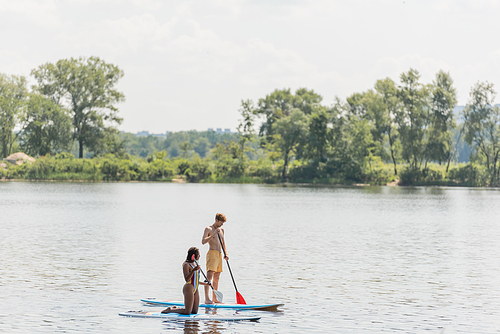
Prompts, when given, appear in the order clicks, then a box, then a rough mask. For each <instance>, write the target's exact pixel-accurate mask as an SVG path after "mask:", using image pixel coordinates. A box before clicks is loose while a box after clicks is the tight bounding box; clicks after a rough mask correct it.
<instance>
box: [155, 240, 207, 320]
mask: <svg viewBox="0 0 500 334" xmlns="http://www.w3.org/2000/svg"><path fill="white" fill-rule="evenodd" d="M199 259H200V250H199V249H198V248H196V247H191V248H189V250H188V253H187V257H186V261H184V263H183V264H182V273H183V274H184V280H185V281H186V284H184V287H183V288H182V293H183V294H184V308H177V307H175V306H174V307H167V308H166V309H164V310H163V311H161V313H180V314H186V315H189V314H196V313H198V305H199V304H200V292H199V291H198V286H199V285H200V284H202V285H207V284H206V283H204V282H200V266H199V265H198V264H196V262H195V260H196V261H198V260H199Z"/></svg>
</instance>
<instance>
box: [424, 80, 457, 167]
mask: <svg viewBox="0 0 500 334" xmlns="http://www.w3.org/2000/svg"><path fill="white" fill-rule="evenodd" d="M456 105H457V93H456V90H455V88H454V87H453V80H452V79H451V77H450V74H449V73H446V72H444V71H439V72H438V73H437V74H436V79H435V80H434V81H433V83H432V86H431V105H430V108H431V113H430V119H429V123H430V127H429V131H428V132H429V133H428V141H427V148H426V150H425V151H426V154H427V157H428V160H432V161H437V162H439V163H440V164H441V163H442V162H444V161H448V162H449V161H450V159H451V151H452V147H453V134H452V130H453V129H454V128H455V127H456V124H455V120H454V116H453V109H454V108H455V106H456Z"/></svg>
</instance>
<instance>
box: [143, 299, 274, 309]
mask: <svg viewBox="0 0 500 334" xmlns="http://www.w3.org/2000/svg"><path fill="white" fill-rule="evenodd" d="M141 301H142V302H144V303H148V304H153V305H161V306H181V307H183V306H184V302H182V301H176V300H159V299H156V298H148V299H141ZM279 306H283V304H261V305H249V304H200V305H199V307H205V308H221V309H234V310H260V311H276V310H277V309H278V307H279Z"/></svg>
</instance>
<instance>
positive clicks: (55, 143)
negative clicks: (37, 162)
mask: <svg viewBox="0 0 500 334" xmlns="http://www.w3.org/2000/svg"><path fill="white" fill-rule="evenodd" d="M25 122H26V126H25V127H24V129H23V130H22V131H21V133H20V138H19V139H20V146H21V148H22V149H23V150H24V151H25V152H26V153H27V154H30V155H35V156H37V155H38V156H42V155H46V154H49V153H52V154H55V153H59V152H63V151H67V150H68V149H70V147H71V144H72V140H71V118H70V117H69V116H68V115H67V114H66V112H65V110H63V109H62V108H61V107H60V106H58V105H56V104H55V103H54V102H52V101H51V100H49V99H48V98H46V97H44V96H42V95H40V94H36V93H30V94H29V98H28V101H27V103H26V116H25Z"/></svg>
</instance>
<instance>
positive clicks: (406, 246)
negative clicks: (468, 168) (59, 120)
mask: <svg viewBox="0 0 500 334" xmlns="http://www.w3.org/2000/svg"><path fill="white" fill-rule="evenodd" d="M216 212H223V213H225V214H226V215H227V217H228V222H227V223H226V225H225V229H226V239H227V247H228V251H229V255H230V264H231V268H232V269H233V273H234V275H235V279H236V283H237V285H238V289H239V291H240V292H241V294H242V295H243V296H244V297H245V299H246V300H247V302H248V303H275V302H280V303H284V304H285V307H284V308H283V309H282V312H262V319H261V320H260V321H259V322H241V323H217V322H213V323H197V322H192V323H176V322H168V321H162V320H159V319H134V318H126V317H120V316H118V313H119V312H122V311H127V310H141V309H142V310H150V311H154V310H160V309H161V307H151V306H147V305H143V304H142V303H141V302H140V299H141V298H148V297H156V298H161V299H181V298H182V293H181V289H182V285H183V278H182V273H181V264H182V262H183V261H184V258H185V253H186V251H187V249H188V248H189V247H191V246H197V247H199V248H200V249H201V251H202V252H201V253H202V260H201V261H202V262H204V256H205V253H206V251H207V248H208V246H202V245H201V236H202V233H203V228H204V227H205V226H207V225H209V224H211V223H212V222H213V217H214V215H215V213H216ZM0 255H1V264H0V298H1V303H0V332H8V333H28V332H30V333H58V332H59V333H68V332H85V333H104V332H110V333H209V332H210V333H312V332H318V333H397V332H400V333H422V332H426V333H446V334H449V333H500V191H499V190H491V189H441V188H391V187H363V188H312V187H288V188H286V187H278V186H261V185H213V184H207V185H205V184H156V183H108V184H106V183H100V184H80V183H78V184H77V183H11V182H2V183H0ZM224 270H225V272H224V273H223V274H222V278H221V285H220V287H219V290H220V291H221V292H223V293H224V296H225V301H228V302H231V301H233V302H234V300H235V293H234V288H233V285H232V282H231V279H230V276H229V273H228V272H227V267H226V266H225V265H224ZM202 312H203V310H202ZM233 312H234V311H233Z"/></svg>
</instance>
